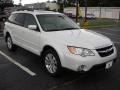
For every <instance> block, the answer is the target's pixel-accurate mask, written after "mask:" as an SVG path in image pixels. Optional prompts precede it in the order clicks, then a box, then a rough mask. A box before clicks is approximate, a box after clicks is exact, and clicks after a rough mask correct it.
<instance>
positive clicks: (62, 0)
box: [59, 0, 64, 13]
mask: <svg viewBox="0 0 120 90" xmlns="http://www.w3.org/2000/svg"><path fill="white" fill-rule="evenodd" d="M59 5H60V9H59V12H60V13H63V12H64V0H60V2H59Z"/></svg>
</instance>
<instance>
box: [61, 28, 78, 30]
mask: <svg viewBox="0 0 120 90" xmlns="http://www.w3.org/2000/svg"><path fill="white" fill-rule="evenodd" d="M72 29H79V28H64V29H61V30H72Z"/></svg>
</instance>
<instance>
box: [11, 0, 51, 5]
mask: <svg viewBox="0 0 120 90" xmlns="http://www.w3.org/2000/svg"><path fill="white" fill-rule="evenodd" d="M13 1H14V3H15V4H19V2H20V0H13ZM21 1H22V4H23V5H24V4H29V3H36V2H46V1H48V0H21ZM50 1H51V0H50Z"/></svg>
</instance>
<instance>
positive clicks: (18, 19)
mask: <svg viewBox="0 0 120 90" xmlns="http://www.w3.org/2000/svg"><path fill="white" fill-rule="evenodd" d="M24 16H25V15H24V14H23V13H15V14H12V15H11V16H10V18H9V21H10V22H12V23H15V24H17V25H20V26H23V25H24V18H25V17H24Z"/></svg>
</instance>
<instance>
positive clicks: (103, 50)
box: [96, 45, 114, 57]
mask: <svg viewBox="0 0 120 90" xmlns="http://www.w3.org/2000/svg"><path fill="white" fill-rule="evenodd" d="M96 50H97V52H98V54H99V55H100V56H101V57H106V56H109V55H111V54H112V53H113V52H114V49H113V45H111V46H108V47H104V48H99V49H96Z"/></svg>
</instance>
